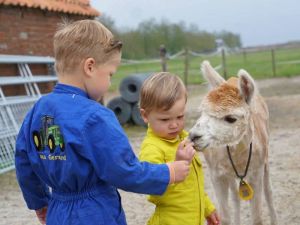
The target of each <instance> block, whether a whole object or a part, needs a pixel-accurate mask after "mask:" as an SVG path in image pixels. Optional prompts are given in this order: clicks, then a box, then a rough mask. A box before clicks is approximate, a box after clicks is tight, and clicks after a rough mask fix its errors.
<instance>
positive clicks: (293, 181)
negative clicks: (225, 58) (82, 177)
mask: <svg viewBox="0 0 300 225" xmlns="http://www.w3.org/2000/svg"><path fill="white" fill-rule="evenodd" d="M257 85H258V87H259V89H260V92H261V94H262V95H263V96H264V97H265V99H266V101H267V104H268V106H269V111H270V129H271V135H270V154H269V155H270V158H269V160H270V170H271V180H272V184H273V197H274V203H275V208H276V210H277V213H278V217H279V224H282V225H298V224H300V176H299V173H300V135H299V134H300V76H297V77H293V78H276V79H270V80H260V81H257ZM206 90H207V89H206V87H204V86H191V87H189V100H188V110H187V129H189V128H190V127H191V126H192V123H193V122H194V121H195V120H196V119H197V107H198V105H199V102H200V101H201V98H202V96H203V94H204V93H205V92H206ZM125 129H126V131H127V133H128V135H129V138H130V142H131V144H132V146H133V148H134V150H135V153H136V154H138V149H139V145H140V143H141V141H142V138H143V136H144V134H145V129H143V128H138V127H131V128H128V127H126V128H125ZM200 157H201V159H202V161H203V164H204V171H205V178H206V190H207V193H208V195H209V196H210V197H211V198H212V200H213V201H215V196H214V193H213V190H212V185H211V183H210V179H209V171H208V169H207V167H206V165H205V161H204V159H203V156H202V155H200ZM120 192H121V196H122V202H123V207H124V210H125V213H126V217H127V222H128V225H143V224H146V221H147V218H148V217H149V216H150V214H151V213H152V212H153V209H154V207H153V206H152V205H151V204H150V203H148V202H147V200H146V196H144V195H140V194H134V193H128V192H124V191H120ZM241 211H242V224H243V225H247V224H250V214H249V207H248V205H247V204H246V203H243V204H242V210H241ZM263 215H264V218H265V225H269V224H270V223H269V217H268V212H267V209H266V206H265V205H264V209H263ZM37 224H39V223H38V221H37V219H36V217H35V215H34V213H33V212H32V211H30V210H28V209H27V208H26V206H25V203H24V201H23V198H22V195H21V192H20V190H19V187H18V185H17V183H16V179H15V172H14V171H11V172H8V173H5V174H2V175H0V225H37ZM87 225H88V224H87ZM174 225H175V224H174Z"/></svg>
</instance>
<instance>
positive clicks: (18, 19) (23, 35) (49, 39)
mask: <svg viewBox="0 0 300 225" xmlns="http://www.w3.org/2000/svg"><path fill="white" fill-rule="evenodd" d="M63 17H65V18H68V19H71V20H79V19H84V18H87V17H84V16H80V15H71V14H63V13H56V12H47V11H42V10H40V9H30V8H21V7H10V6H1V7H0V54H14V55H40V56H53V45H52V43H53V35H54V33H55V30H56V28H57V24H58V23H60V22H61V21H62V18H63Z"/></svg>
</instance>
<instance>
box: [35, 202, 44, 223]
mask: <svg viewBox="0 0 300 225" xmlns="http://www.w3.org/2000/svg"><path fill="white" fill-rule="evenodd" d="M35 213H36V216H37V218H38V219H39V221H40V223H41V224H46V215H47V206H46V207H44V208H41V209H38V210H35Z"/></svg>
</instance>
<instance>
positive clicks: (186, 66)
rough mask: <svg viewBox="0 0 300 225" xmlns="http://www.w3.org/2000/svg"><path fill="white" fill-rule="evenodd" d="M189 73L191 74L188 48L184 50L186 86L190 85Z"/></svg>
mask: <svg viewBox="0 0 300 225" xmlns="http://www.w3.org/2000/svg"><path fill="white" fill-rule="evenodd" d="M188 73H189V51H188V49H187V48H185V50H184V84H185V86H186V87H187V85H188Z"/></svg>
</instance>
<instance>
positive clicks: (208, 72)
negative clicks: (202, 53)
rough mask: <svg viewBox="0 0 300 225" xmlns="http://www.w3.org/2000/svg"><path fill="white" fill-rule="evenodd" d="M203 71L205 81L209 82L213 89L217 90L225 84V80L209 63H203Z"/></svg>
mask: <svg viewBox="0 0 300 225" xmlns="http://www.w3.org/2000/svg"><path fill="white" fill-rule="evenodd" d="M201 71H202V74H203V77H204V78H205V80H207V81H208V83H209V84H210V86H211V87H212V88H216V87H218V86H219V85H221V84H222V83H224V82H225V80H224V78H223V77H222V76H220V74H218V72H217V71H216V70H215V69H214V68H213V67H212V66H211V65H210V63H209V62H208V61H203V62H202V64H201Z"/></svg>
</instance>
